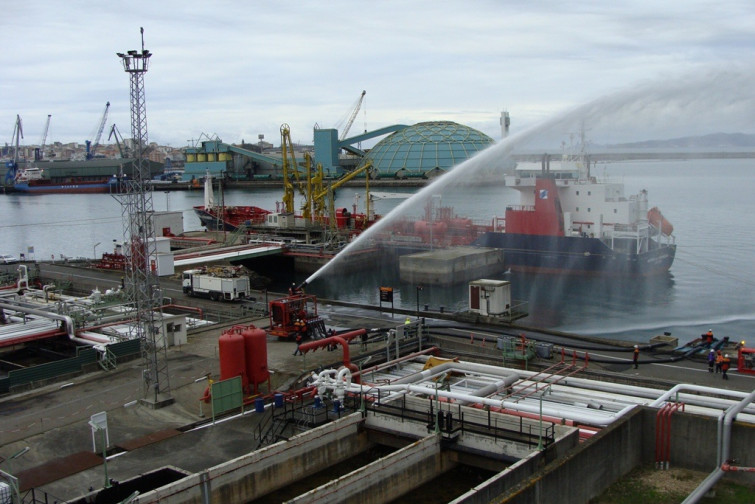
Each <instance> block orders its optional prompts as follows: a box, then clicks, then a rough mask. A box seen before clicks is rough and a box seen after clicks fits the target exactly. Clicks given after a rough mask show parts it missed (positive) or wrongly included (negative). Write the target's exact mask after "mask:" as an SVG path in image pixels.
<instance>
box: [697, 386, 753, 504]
mask: <svg viewBox="0 0 755 504" xmlns="http://www.w3.org/2000/svg"><path fill="white" fill-rule="evenodd" d="M753 401H755V391H753V392H750V394H749V395H748V396H747V397H745V398H744V399H742V400H741V401H740V402H739V403H737V404H735V405H733V406H732V407H730V408H729V409H728V410H726V413H725V414H724V415H723V422H722V432H721V436H720V444H719V450H720V453H721V455H720V456H719V460H718V461H717V462H718V463H717V464H716V469H715V470H714V471H713V472H712V473H710V474H709V475H708V477H707V478H705V479H704V480H703V481H702V483H700V485H699V486H698V487H697V488H695V489H694V490H693V491H692V493H690V494H689V495H688V496H687V498H686V499H684V501H682V504H694V503H696V502H698V501H699V500H700V499H702V498H703V496H704V495H705V494H706V493H708V491H709V490H710V489H711V488H713V485H715V484H716V483H717V482H718V480H719V479H721V476H723V475H724V473H725V472H726V469H724V467H725V466H728V467H731V466H729V464H728V458H729V449H730V448H731V445H730V443H731V424H732V422H733V421H734V418H735V417H736V416H737V414H738V413H740V412H741V411H742V410H743V409H744V408H745V407H746V406H747V405H749V404H750V403H751V402H753ZM722 460H723V463H721V461H722Z"/></svg>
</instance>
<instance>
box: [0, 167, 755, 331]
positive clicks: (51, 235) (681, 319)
mask: <svg viewBox="0 0 755 504" xmlns="http://www.w3.org/2000/svg"><path fill="white" fill-rule="evenodd" d="M754 169H755V159H752V158H750V159H695V160H689V161H667V160H663V161H643V162H638V161H634V162H616V163H611V164H606V165H600V166H599V169H598V171H599V172H600V173H601V174H602V173H603V172H604V171H605V174H606V175H607V176H609V177H611V178H614V179H617V180H621V181H623V182H624V184H625V190H626V193H627V194H634V193H637V192H638V191H639V190H641V189H647V190H648V192H649V199H650V204H651V205H658V206H659V207H660V208H661V210H662V211H663V213H664V215H665V216H667V217H668V218H669V220H670V221H671V222H672V223H673V224H674V228H675V230H674V234H675V236H676V239H677V244H678V250H677V254H676V260H675V262H674V265H673V266H672V267H671V270H670V274H669V275H668V276H667V277H663V278H651V279H615V278H613V279H610V280H600V279H579V278H558V277H552V276H535V275H526V274H510V275H506V276H504V278H506V279H508V280H511V281H512V288H513V296H514V298H516V299H518V300H523V301H526V302H527V303H528V305H527V309H528V311H529V313H530V315H529V317H528V318H526V319H525V320H524V321H523V322H524V323H527V324H531V325H538V326H546V327H552V328H555V329H560V330H564V331H572V332H577V333H583V334H591V335H604V336H606V337H610V338H616V339H624V340H628V341H647V339H648V338H650V337H652V336H654V335H657V334H660V333H661V332H663V331H671V332H672V333H673V334H674V335H675V336H678V337H679V338H680V341H682V342H684V341H688V340H690V339H693V338H695V337H697V336H699V335H700V334H701V333H703V332H705V331H707V330H708V328H713V330H714V332H715V334H716V335H717V336H730V337H732V338H737V339H740V338H745V339H747V340H748V342H750V343H752V342H753V341H750V340H754V341H755V338H753V335H752V333H753V326H754V325H755V324H753V320H754V319H755V310H753V306H755V268H753V267H752V264H753V258H754V257H755V219H753V218H751V216H752V215H755V198H753V197H752V195H753V194H755V177H753V176H752V173H753V170H754ZM378 190H379V189H378ZM391 191H394V190H393V189H391ZM407 191H409V190H408V189H407ZM465 191H467V192H466V194H465ZM355 193H360V194H361V193H363V192H362V191H361V190H359V189H351V188H349V189H342V190H340V191H339V193H338V205H342V206H349V207H350V206H351V204H352V202H353V195H354V194H355ZM281 196H282V189H270V190H256V191H253V192H245V191H240V190H231V191H227V192H226V194H225V201H226V204H257V205H260V206H263V207H266V208H274V207H275V202H276V201H278V200H280V198H281ZM153 198H154V199H153V201H154V208H155V210H158V211H162V210H166V209H168V208H169V209H170V210H171V211H182V212H183V215H184V227H185V229H186V230H187V231H188V230H199V229H201V227H200V225H199V221H198V219H197V218H196V217H195V216H194V213H193V211H192V210H191V208H192V206H194V205H201V204H202V202H203V196H202V193H201V191H183V192H171V193H167V194H166V193H163V192H156V193H154V196H153ZM517 200H518V194H517V193H516V191H514V190H512V189H508V188H505V187H500V186H498V187H494V186H482V187H480V186H478V187H474V188H466V189H464V190H461V191H455V192H452V193H450V194H448V195H446V194H444V195H443V197H442V204H443V205H453V206H455V208H456V213H458V214H460V215H469V216H472V217H475V218H477V219H489V218H490V217H491V216H492V215H494V214H498V215H502V214H503V211H504V208H505V205H506V203H508V202H511V201H517ZM376 204H377V211H378V213H381V214H384V213H386V212H387V210H389V209H390V208H391V207H394V206H396V205H397V200H381V201H378V202H377V203H376ZM360 205H361V202H360ZM120 212H121V210H120V206H119V204H118V202H117V201H116V200H115V199H114V198H113V197H111V196H109V195H99V194H93V195H37V196H29V195H21V194H7V195H0V215H3V217H4V218H3V222H2V224H0V253H11V254H15V255H18V254H19V253H21V252H25V251H26V250H27V247H29V246H33V247H34V256H35V258H37V259H44V260H47V259H50V257H51V256H52V255H55V257H56V259H57V258H60V257H61V255H65V256H69V257H92V256H93V252H94V244H96V243H98V242H99V243H100V244H99V245H98V246H97V247H96V252H97V255H100V254H101V253H102V252H104V251H109V250H110V248H111V246H112V240H113V239H117V240H119V241H120V240H121V239H122V235H123V233H122V225H121V213H120ZM260 273H262V274H264V272H260ZM335 273H336V272H335V271H334V272H331V273H328V274H325V275H323V277H322V278H319V279H318V280H316V281H314V282H312V284H311V285H310V286H309V288H308V291H309V292H312V293H314V294H317V295H319V296H321V297H328V298H338V299H343V300H351V301H358V302H367V303H371V304H375V305H377V304H379V297H378V287H380V286H383V285H388V286H393V287H394V289H395V290H394V303H395V305H396V306H403V307H405V308H409V309H415V308H416V306H417V305H418V304H419V307H420V309H423V308H424V305H425V304H428V305H429V306H430V307H432V308H434V309H437V308H438V307H439V306H441V305H442V306H445V307H446V308H447V309H448V310H449V311H452V310H460V309H464V307H465V306H466V295H467V294H466V286H465V285H459V286H455V287H453V288H434V287H425V288H423V290H422V291H419V292H418V291H417V290H416V286H415V285H407V284H401V283H400V282H398V279H397V278H396V277H395V270H394V269H393V268H391V267H389V266H387V265H381V266H379V267H375V268H373V269H371V270H370V271H369V272H366V273H364V274H362V275H350V276H348V277H338V276H337V275H335ZM299 280H303V278H301V279H299ZM417 301H419V303H418V302H417ZM383 306H384V307H385V308H386V309H387V308H389V307H388V306H387V305H386V304H384V305H383ZM386 316H390V315H388V314H386Z"/></svg>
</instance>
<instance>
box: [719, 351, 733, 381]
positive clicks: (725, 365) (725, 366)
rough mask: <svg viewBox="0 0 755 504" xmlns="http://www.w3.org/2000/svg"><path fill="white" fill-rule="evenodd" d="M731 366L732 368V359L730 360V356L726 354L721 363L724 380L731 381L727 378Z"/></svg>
mask: <svg viewBox="0 0 755 504" xmlns="http://www.w3.org/2000/svg"><path fill="white" fill-rule="evenodd" d="M729 366H731V359H729V354H726V355H724V358H723V360H722V361H721V372H722V373H723V378H724V380H728V379H729V377H728V376H726V372H727V371H728V370H729Z"/></svg>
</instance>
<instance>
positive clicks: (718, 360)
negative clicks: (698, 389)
mask: <svg viewBox="0 0 755 504" xmlns="http://www.w3.org/2000/svg"><path fill="white" fill-rule="evenodd" d="M723 361H724V356H723V354H721V350H718V351H716V374H718V373H720V372H721V364H722V363H723Z"/></svg>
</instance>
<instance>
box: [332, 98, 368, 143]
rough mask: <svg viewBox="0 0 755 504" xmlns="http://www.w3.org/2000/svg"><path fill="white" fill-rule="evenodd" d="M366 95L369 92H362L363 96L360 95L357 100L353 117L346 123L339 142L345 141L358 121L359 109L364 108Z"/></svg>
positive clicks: (352, 113)
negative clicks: (352, 126) (355, 120)
mask: <svg viewBox="0 0 755 504" xmlns="http://www.w3.org/2000/svg"><path fill="white" fill-rule="evenodd" d="M366 94H367V91H364V90H362V94H361V95H359V99H357V101H356V103H355V104H354V105H353V109H352V112H351V115H350V116H349V120H348V121H346V125H345V126H344V127H343V131H342V132H341V135H340V136H339V137H338V139H339V140H343V139H344V138H346V135H348V134H349V130H350V129H351V125H352V124H354V119H356V117H357V114H358V113H359V109H361V108H362V102H363V101H364V95H366ZM341 122H343V121H341ZM339 124H340V122H339Z"/></svg>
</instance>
